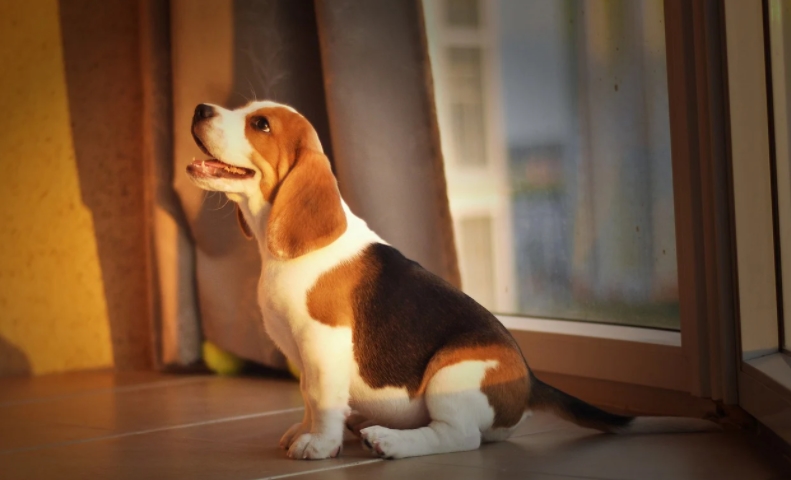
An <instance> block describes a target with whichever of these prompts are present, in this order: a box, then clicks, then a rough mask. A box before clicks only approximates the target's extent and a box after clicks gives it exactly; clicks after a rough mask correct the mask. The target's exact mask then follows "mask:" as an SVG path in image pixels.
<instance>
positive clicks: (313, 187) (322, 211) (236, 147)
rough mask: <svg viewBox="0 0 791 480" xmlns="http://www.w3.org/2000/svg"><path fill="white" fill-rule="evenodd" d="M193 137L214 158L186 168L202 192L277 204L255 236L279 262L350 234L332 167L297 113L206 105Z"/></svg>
mask: <svg viewBox="0 0 791 480" xmlns="http://www.w3.org/2000/svg"><path fill="white" fill-rule="evenodd" d="M192 136H193V137H194V138H195V142H196V143H197V144H198V147H199V148H200V149H201V150H202V151H203V152H204V153H205V154H206V155H208V156H209V157H210V158H209V159H206V160H195V161H193V162H192V163H191V164H190V165H189V166H188V167H187V173H188V174H189V176H190V178H191V179H192V181H193V182H194V183H195V184H196V185H197V186H199V187H200V188H203V189H204V190H212V191H219V192H225V193H227V194H229V197H230V198H231V199H233V200H236V201H240V202H248V204H256V205H264V204H270V205H271V211H270V213H269V219H268V222H267V225H266V228H265V230H266V231H265V232H264V231H255V228H256V227H255V226H254V228H253V231H252V232H251V233H253V234H254V235H255V236H257V237H258V238H259V239H264V238H265V240H266V242H267V247H268V249H269V251H270V253H271V254H272V255H274V256H275V257H278V258H283V259H287V258H294V257H298V256H300V255H303V254H305V253H307V252H309V251H311V250H315V249H317V248H321V247H323V246H326V245H328V244H329V243H331V242H332V241H334V240H335V239H336V238H338V237H339V236H340V235H341V234H342V233H343V232H344V231H345V230H346V215H345V213H344V211H343V207H342V204H341V197H340V193H339V192H338V185H337V182H336V181H335V177H334V176H333V174H332V170H331V168H330V163H329V160H328V159H327V157H326V156H325V155H324V153H323V149H322V147H321V142H320V141H319V138H318V135H317V134H316V131H315V130H314V129H313V126H312V125H311V124H310V122H308V121H307V119H305V117H303V116H302V115H300V114H299V113H297V111H296V110H294V109H293V108H291V107H288V106H286V105H281V104H278V103H274V102H253V103H250V104H249V105H247V106H245V107H242V108H239V109H237V110H227V109H224V108H222V107H218V106H216V105H208V104H200V105H198V106H197V107H196V108H195V115H194V116H193V119H192ZM264 235H265V237H264Z"/></svg>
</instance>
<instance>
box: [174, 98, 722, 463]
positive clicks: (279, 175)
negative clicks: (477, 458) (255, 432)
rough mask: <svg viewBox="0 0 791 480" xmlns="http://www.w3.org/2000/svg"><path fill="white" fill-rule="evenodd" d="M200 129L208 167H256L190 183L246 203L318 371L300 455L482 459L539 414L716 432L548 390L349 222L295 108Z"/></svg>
mask: <svg viewBox="0 0 791 480" xmlns="http://www.w3.org/2000/svg"><path fill="white" fill-rule="evenodd" d="M192 129H193V135H194V137H195V139H196V142H197V143H198V145H199V146H200V147H201V149H202V150H204V152H205V153H206V154H208V155H210V156H212V157H213V158H214V159H217V160H219V161H221V162H223V164H226V165H228V166H233V167H237V168H241V169H246V170H237V169H233V171H234V172H238V171H244V172H246V173H247V174H246V175H244V176H239V177H238V178H237V177H235V176H234V175H231V174H226V173H223V172H219V173H218V170H217V169H216V168H214V169H211V168H208V167H206V165H205V164H202V162H201V161H196V162H193V164H192V165H190V167H189V168H188V172H189V173H190V176H191V177H192V179H193V181H194V182H195V183H196V184H197V185H198V186H199V187H201V188H203V189H206V190H215V191H222V192H225V193H226V194H227V195H228V197H229V198H230V199H231V200H233V201H234V202H236V203H237V204H238V206H239V211H240V212H241V215H242V216H240V221H241V223H242V224H243V226H244V228H245V229H246V230H247V231H248V232H250V233H251V234H252V235H253V236H254V237H255V239H256V240H257V242H258V245H259V248H260V252H261V259H262V261H263V265H262V273H261V280H260V283H259V287H258V300H259V303H260V306H261V311H262V314H263V318H264V324H265V326H266V331H267V332H268V333H269V335H270V336H271V337H272V339H273V340H274V341H275V342H276V343H277V345H278V347H279V348H280V349H281V350H282V351H283V352H284V353H285V355H286V356H287V357H288V358H289V359H290V360H291V361H292V362H293V363H295V364H296V365H297V366H298V367H299V369H300V370H301V372H302V377H301V380H300V389H301V392H302V396H303V398H304V401H305V416H304V419H303V420H302V422H301V423H298V424H296V425H294V426H292V427H291V428H290V429H289V430H288V431H287V432H286V433H285V435H284V436H283V438H282V439H281V442H280V444H281V446H282V447H283V448H286V449H288V456H289V457H291V458H299V459H321V458H328V457H335V456H337V455H339V454H340V452H341V448H342V438H343V432H344V426H346V428H349V429H350V430H352V431H353V432H355V433H356V434H357V435H359V436H360V437H361V438H362V441H363V443H364V445H365V446H367V447H368V448H369V449H370V450H371V451H372V452H373V453H374V454H375V455H378V456H381V457H385V458H404V457H411V456H417V455H430V454H434V453H443V452H454V451H462V450H472V449H475V448H478V446H479V445H480V444H481V442H488V441H500V440H504V439H506V438H508V437H509V435H510V434H511V433H512V432H513V430H514V429H515V428H516V427H517V426H518V425H519V423H520V422H521V421H522V420H523V419H524V418H525V417H526V416H527V414H528V413H529V412H530V410H531V409H549V410H552V411H554V412H555V413H557V414H558V415H560V416H561V417H563V418H566V419H568V420H570V421H572V422H575V423H577V424H579V425H583V426H585V427H590V428H594V429H597V430H601V431H605V432H615V433H630V432H659V431H701V430H710V429H712V428H716V426H715V425H714V424H712V423H710V422H708V421H705V420H699V419H686V418H675V417H673V418H670V417H665V418H658V417H627V416H621V415H615V414H611V413H608V412H605V411H602V410H600V409H598V408H596V407H593V406H591V405H589V404H587V403H585V402H583V401H581V400H579V399H577V398H574V397H572V396H570V395H568V394H566V393H563V392H561V391H559V390H557V389H555V388H553V387H551V386H549V385H547V384H545V383H543V382H541V381H540V380H538V379H537V378H536V377H535V376H534V375H533V373H532V372H531V370H530V368H529V367H528V366H527V363H526V362H525V359H524V357H523V356H522V353H521V351H520V350H519V347H518V346H517V344H516V342H515V341H514V339H513V338H512V337H511V335H510V334H509V333H508V331H507V330H506V329H505V328H504V327H503V325H502V324H501V323H500V322H499V321H498V320H497V318H495V317H494V315H492V314H491V313H490V312H488V311H487V310H486V309H485V308H483V307H482V306H480V305H479V304H478V303H476V302H475V301H474V300H473V299H472V298H470V297H468V296H467V295H465V294H464V293H462V292H461V291H459V290H458V289H456V288H454V287H453V286H451V285H450V284H448V283H446V282H445V281H443V280H442V279H440V278H438V277H437V276H435V275H433V274H431V273H430V272H428V271H426V270H425V269H423V268H422V267H421V266H420V265H418V264H417V263H415V262H412V261H410V260H409V259H407V258H405V257H404V256H403V255H401V253H399V252H398V250H396V249H394V248H392V247H391V246H389V245H388V244H387V243H386V242H385V241H384V240H382V239H381V238H379V236H377V235H376V233H374V232H373V231H371V229H369V228H368V226H367V225H366V223H365V222H364V221H363V220H362V219H360V218H359V217H357V216H355V215H354V214H353V213H352V212H351V211H350V210H349V208H348V207H347V206H346V204H345V202H344V201H343V199H342V198H341V195H340V193H339V191H338V186H337V182H336V180H335V177H334V176H333V174H332V170H331V168H330V163H329V161H328V159H327V157H326V156H325V155H324V154H323V151H322V147H321V144H320V142H319V139H318V136H317V135H316V132H315V131H314V129H313V127H312V126H311V125H310V123H309V122H308V121H307V120H306V119H305V118H304V117H303V116H302V115H300V114H299V113H297V112H296V111H295V110H294V109H292V108H291V107H288V106H285V105H281V104H277V103H274V102H253V103H250V104H249V105H247V106H245V107H243V108H240V109H237V110H226V109H223V108H220V107H217V106H210V105H199V106H198V108H197V109H196V115H195V118H194V121H193V127H192ZM220 165H222V164H220ZM215 167H216V164H215ZM223 168H224V169H225V170H226V171H228V170H232V169H230V167H223Z"/></svg>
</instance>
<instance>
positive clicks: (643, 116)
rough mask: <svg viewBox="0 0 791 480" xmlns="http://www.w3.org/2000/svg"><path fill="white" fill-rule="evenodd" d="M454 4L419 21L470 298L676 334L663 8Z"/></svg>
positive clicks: (513, 309) (512, 0) (427, 1)
mask: <svg viewBox="0 0 791 480" xmlns="http://www.w3.org/2000/svg"><path fill="white" fill-rule="evenodd" d="M457 3H459V2H455V1H450V0H446V1H440V2H436V1H432V0H424V10H425V12H426V26H427V32H428V38H429V48H430V53H431V58H432V68H433V70H434V81H435V90H436V98H437V111H438V116H439V120H440V129H441V132H442V141H443V150H444V154H445V168H446V175H447V179H448V192H449V198H450V203H451V212H452V214H453V216H454V221H455V231H456V236H457V245H459V248H458V250H459V256H460V262H459V263H460V268H461V271H462V281H463V284H464V287H465V290H466V291H467V292H468V293H469V294H470V295H472V296H473V297H475V298H476V299H478V300H479V301H481V303H483V304H484V305H486V306H487V307H489V308H490V309H492V310H494V311H498V312H501V313H518V314H522V315H529V316H535V317H556V318H568V319H575V320H586V321H596V322H608V323H620V324H629V325H638V326H650V327H659V328H669V329H678V328H679V313H678V284H677V268H676V250H675V227H674V217H673V186H672V171H671V158H670V129H669V119H668V93H667V72H666V60H665V38H664V19H663V5H662V1H661V0H639V1H638V0H598V1H596V2H590V1H586V0H566V1H553V2H549V1H544V0H497V1H489V0H487V1H483V0H479V1H465V2H461V3H464V5H465V7H464V8H465V9H467V10H470V9H471V10H474V11H475V13H474V14H467V15H470V16H474V17H475V18H476V19H477V20H476V25H477V27H476V28H474V29H470V28H467V27H464V28H462V27H463V26H460V24H459V23H458V22H454V21H451V19H453V18H455V17H454V15H455V14H453V13H452V12H451V11H450V10H452V9H453V8H459V7H458V6H455V5H456V4H457ZM467 10H465V11H467ZM487 231H488V232H489V233H487ZM486 235H490V237H488V238H487V237H486ZM486 265H488V266H486Z"/></svg>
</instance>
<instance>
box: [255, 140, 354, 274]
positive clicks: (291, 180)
mask: <svg viewBox="0 0 791 480" xmlns="http://www.w3.org/2000/svg"><path fill="white" fill-rule="evenodd" d="M344 231H346V215H345V214H344V212H343V207H342V205H341V194H340V192H339V191H338V182H336V181H335V176H333V174H332V170H331V169H330V162H329V160H328V159H327V157H325V156H324V154H322V153H321V152H318V151H316V150H302V151H300V152H298V153H297V158H296V160H295V162H294V167H293V168H292V169H291V171H290V172H288V174H286V176H285V178H284V179H283V180H282V181H281V182H280V185H279V186H278V188H277V191H276V192H275V197H274V200H273V202H272V211H271V212H270V214H269V224H268V225H267V228H266V241H267V248H268V249H269V252H270V253H271V254H272V255H274V256H275V257H276V258H280V259H284V260H285V259H290V258H295V257H299V256H300V255H304V254H305V253H308V252H310V251H312V250H315V249H317V248H321V247H325V246H327V245H329V244H330V243H332V242H333V241H334V240H335V239H336V238H338V237H339V236H341V234H342V233H343V232H344Z"/></svg>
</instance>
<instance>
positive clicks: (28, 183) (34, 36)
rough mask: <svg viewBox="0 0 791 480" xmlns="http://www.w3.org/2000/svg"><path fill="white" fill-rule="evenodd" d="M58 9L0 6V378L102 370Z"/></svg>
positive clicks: (107, 359)
mask: <svg viewBox="0 0 791 480" xmlns="http://www.w3.org/2000/svg"><path fill="white" fill-rule="evenodd" d="M60 38H61V37H60V29H59V25H58V5H57V2H56V1H55V0H46V1H45V0H36V1H33V2H0V65H2V66H3V67H2V68H0V91H1V92H2V94H0V112H2V115H0V172H1V174H0V245H2V250H0V375H2V374H8V373H23V372H32V373H45V372H53V371H60V370H70V369H78V368H91V367H102V366H109V365H111V364H112V361H113V360H112V348H111V343H110V330H109V325H108V316H107V305H106V303H105V293H104V288H103V282H102V272H101V269H100V263H99V257H98V252H97V242H96V239H95V237H94V225H93V220H92V217H91V213H90V211H89V210H88V209H87V208H86V206H85V205H84V204H83V200H82V198H81V195H80V181H79V176H78V170H77V163H76V158H75V150H74V145H73V142H72V136H71V128H70V123H69V122H70V117H69V104H68V98H67V89H66V81H65V73H64V64H63V60H62V47H61V40H60Z"/></svg>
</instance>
